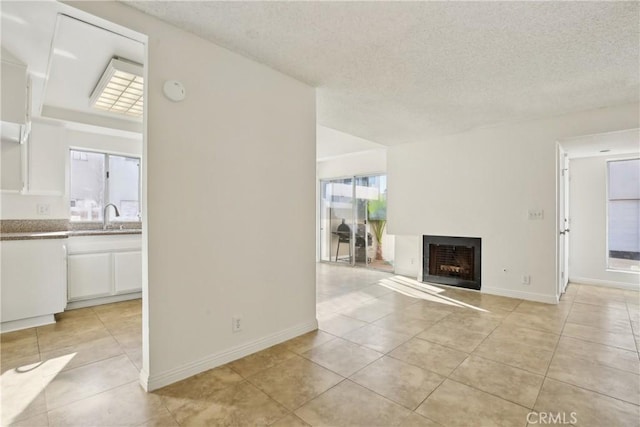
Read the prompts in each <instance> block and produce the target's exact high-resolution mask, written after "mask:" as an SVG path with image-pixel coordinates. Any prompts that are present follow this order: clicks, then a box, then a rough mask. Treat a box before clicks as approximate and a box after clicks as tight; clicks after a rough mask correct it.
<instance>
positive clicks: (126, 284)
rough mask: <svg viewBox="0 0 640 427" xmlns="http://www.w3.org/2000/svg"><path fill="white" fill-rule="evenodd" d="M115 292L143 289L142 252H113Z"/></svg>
mask: <svg viewBox="0 0 640 427" xmlns="http://www.w3.org/2000/svg"><path fill="white" fill-rule="evenodd" d="M113 274H114V285H115V293H116V294H122V293H128V292H140V290H141V289H142V252H141V251H136V252H115V253H113Z"/></svg>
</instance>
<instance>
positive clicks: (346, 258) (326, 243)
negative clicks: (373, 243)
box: [320, 178, 354, 264]
mask: <svg viewBox="0 0 640 427" xmlns="http://www.w3.org/2000/svg"><path fill="white" fill-rule="evenodd" d="M353 206H354V205H353V178H345V179H337V180H332V181H322V182H321V197H320V259H321V260H322V261H331V262H341V263H347V264H353V261H354V257H353V252H354V250H353V249H354V247H353V234H354V233H353V229H354V215H353Z"/></svg>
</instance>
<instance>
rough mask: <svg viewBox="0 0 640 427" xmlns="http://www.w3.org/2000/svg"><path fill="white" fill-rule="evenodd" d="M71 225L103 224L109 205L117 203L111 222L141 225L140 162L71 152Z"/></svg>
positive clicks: (106, 155) (111, 215)
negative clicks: (116, 209)
mask: <svg viewBox="0 0 640 427" xmlns="http://www.w3.org/2000/svg"><path fill="white" fill-rule="evenodd" d="M70 156H71V161H70V165H71V167H70V180H71V182H70V186H69V188H70V191H69V198H70V212H71V221H102V219H103V218H102V215H103V211H104V207H105V205H107V204H108V203H113V204H114V205H116V206H117V207H118V210H119V211H120V216H119V217H116V216H115V210H114V209H112V208H110V209H109V210H108V212H109V220H114V221H140V159H139V158H137V157H125V156H116V155H113V154H107V153H97V152H90V151H79V150H71V152H70Z"/></svg>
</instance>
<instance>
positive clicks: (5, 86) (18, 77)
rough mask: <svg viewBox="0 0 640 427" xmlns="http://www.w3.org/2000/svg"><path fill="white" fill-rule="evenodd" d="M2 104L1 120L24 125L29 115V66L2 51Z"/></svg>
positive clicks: (0, 109) (0, 62)
mask: <svg viewBox="0 0 640 427" xmlns="http://www.w3.org/2000/svg"><path fill="white" fill-rule="evenodd" d="M0 64H1V65H0V67H1V70H2V72H1V73H0V74H1V76H2V77H1V78H2V80H1V83H0V84H1V85H2V102H1V106H2V107H1V108H0V120H2V121H3V122H8V123H16V124H20V125H24V124H25V123H26V122H27V115H28V107H29V103H28V91H27V82H28V78H27V66H26V65H25V64H23V63H22V62H21V61H20V60H18V58H16V57H15V56H14V55H12V54H11V53H10V52H8V51H6V50H4V49H2V59H1V60H0Z"/></svg>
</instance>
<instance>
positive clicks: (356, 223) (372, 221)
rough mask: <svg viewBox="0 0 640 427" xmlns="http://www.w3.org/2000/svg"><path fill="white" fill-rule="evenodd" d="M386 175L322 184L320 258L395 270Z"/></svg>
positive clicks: (330, 181) (359, 177)
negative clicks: (389, 231)
mask: <svg viewBox="0 0 640 427" xmlns="http://www.w3.org/2000/svg"><path fill="white" fill-rule="evenodd" d="M386 222H387V177H386V175H368V176H356V177H354V178H345V179H339V180H329V181H321V198H320V259H321V260H322V261H327V262H339V263H346V264H350V265H358V266H362V267H373V268H377V269H383V270H387V271H393V250H394V242H393V236H390V235H388V234H387V233H386Z"/></svg>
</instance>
